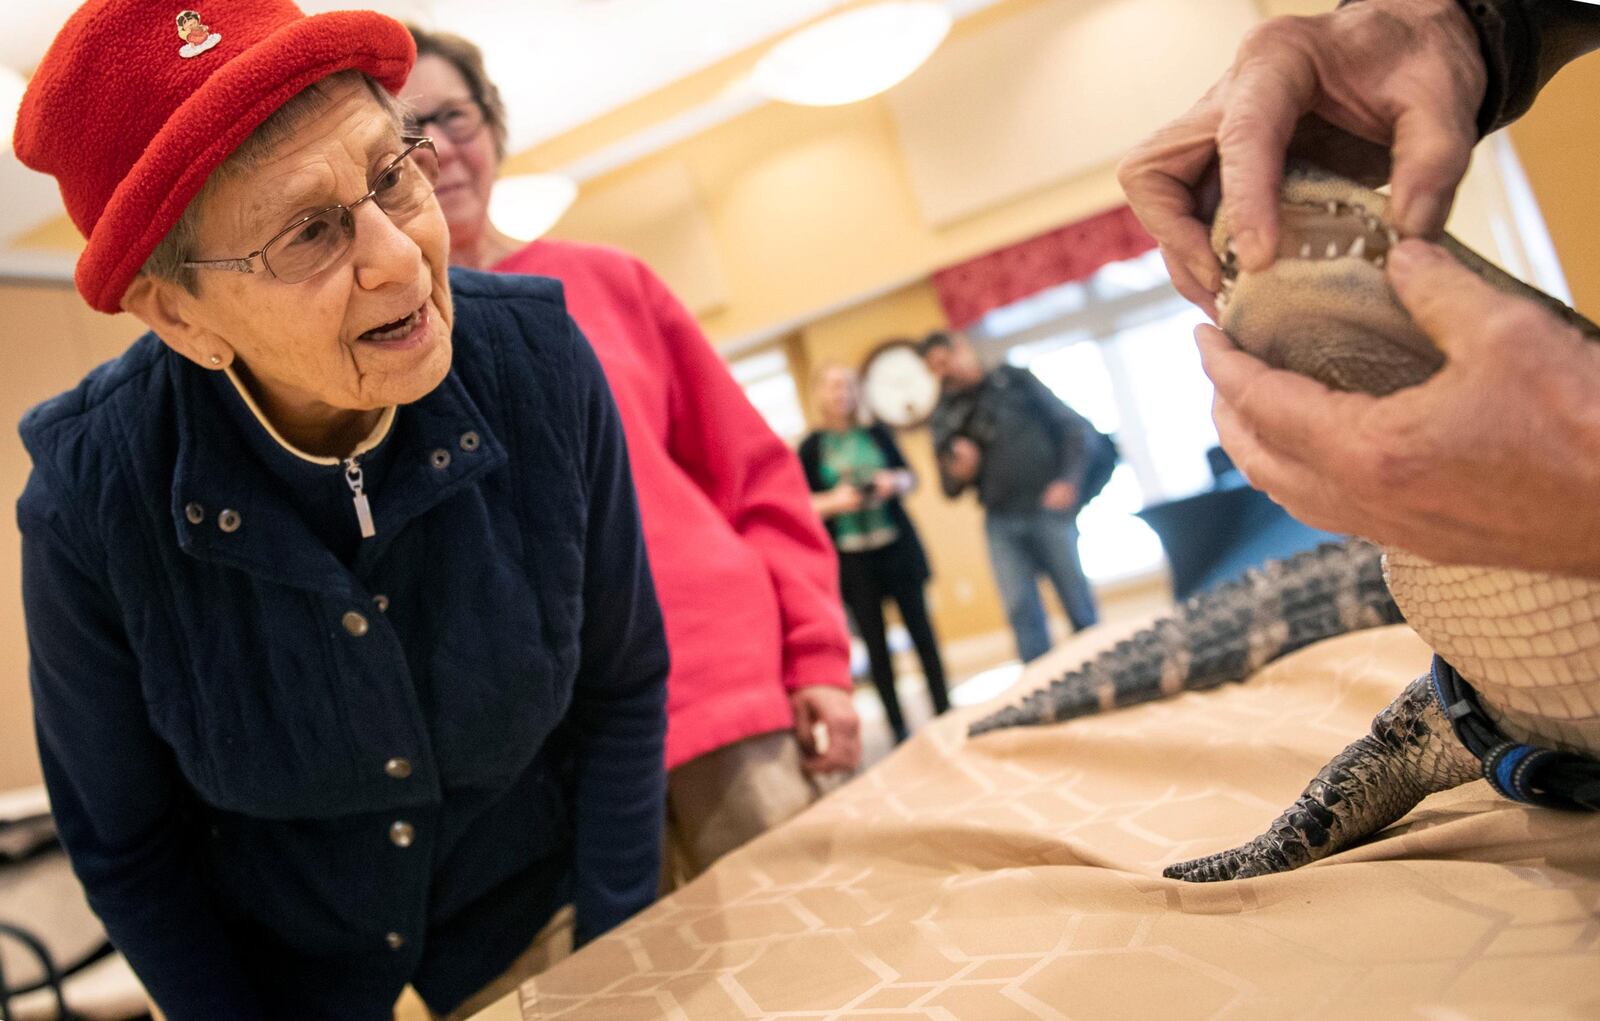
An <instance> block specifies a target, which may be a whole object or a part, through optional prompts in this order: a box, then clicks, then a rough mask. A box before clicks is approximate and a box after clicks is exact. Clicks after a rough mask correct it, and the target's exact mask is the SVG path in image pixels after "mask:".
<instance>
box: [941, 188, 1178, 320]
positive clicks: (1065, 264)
mask: <svg viewBox="0 0 1600 1021" xmlns="http://www.w3.org/2000/svg"><path fill="white" fill-rule="evenodd" d="M1155 246H1156V242H1155V239H1154V238H1152V237H1151V236H1150V235H1149V234H1146V233H1145V230H1144V228H1143V227H1141V226H1139V221H1138V220H1137V219H1135V218H1134V215H1133V210H1131V209H1129V208H1128V207H1127V206H1118V207H1117V208H1115V209H1112V210H1110V211H1108V212H1104V213H1100V214H1099V215H1097V216H1091V217H1089V218H1088V219H1087V220H1079V221H1078V222H1077V223H1069V224H1067V225H1066V226H1065V227H1058V228H1056V229H1055V230H1053V231H1051V232H1050V233H1048V234H1040V235H1039V236H1038V237H1035V238H1029V239H1028V240H1027V241H1020V242H1018V243H1017V244H1014V245H1008V246H1007V247H1005V248H1000V249H997V250H995V251H993V252H990V253H989V254H987V255H980V256H978V257H977V258H976V259H968V260H967V261H966V262H961V263H957V264H956V265H954V266H949V267H946V268H945V269H941V270H939V271H938V272H936V273H934V274H933V286H934V288H935V289H936V290H937V291H938V292H939V301H940V303H941V304H942V305H943V306H944V312H945V315H946V316H948V317H949V319H950V325H952V326H955V327H958V328H959V327H966V326H971V325H972V324H973V323H975V322H977V321H978V320H979V319H981V318H983V316H984V315H985V314H986V313H988V312H990V311H991V310H993V309H997V308H1000V307H1001V306H1002V305H1009V304H1011V303H1012V302H1013V301H1020V300H1021V299H1023V298H1026V297H1027V296H1028V295H1030V294H1036V293H1038V292H1039V291H1042V290H1044V289H1045V288H1047V287H1054V286H1056V285H1057V284H1064V283H1068V282H1070V281H1073V280H1082V279H1083V278H1084V277H1087V276H1089V275H1091V274H1093V273H1094V271H1095V270H1097V269H1099V268H1100V267H1101V266H1104V265H1105V264H1106V263H1108V262H1118V261H1121V260H1122V259H1131V258H1133V257H1134V256H1136V255H1143V254H1144V253H1145V252H1148V251H1149V250H1150V249H1152V248H1154V247H1155Z"/></svg>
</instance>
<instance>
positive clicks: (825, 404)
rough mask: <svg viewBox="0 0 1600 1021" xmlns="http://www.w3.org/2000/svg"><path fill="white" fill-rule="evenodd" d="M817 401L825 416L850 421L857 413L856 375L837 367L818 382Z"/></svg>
mask: <svg viewBox="0 0 1600 1021" xmlns="http://www.w3.org/2000/svg"><path fill="white" fill-rule="evenodd" d="M817 399H818V402H819V404H820V406H821V408H822V411H823V412H824V414H826V415H827V416H828V417H829V418H833V419H849V418H851V417H853V416H854V415H855V413H856V402H857V397H856V374H855V373H853V372H851V371H850V370H849V369H847V368H845V367H844V366H842V365H836V366H834V367H833V368H831V369H829V370H827V371H826V372H824V373H823V374H822V378H821V379H820V380H818V382H817Z"/></svg>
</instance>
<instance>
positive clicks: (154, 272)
mask: <svg viewBox="0 0 1600 1021" xmlns="http://www.w3.org/2000/svg"><path fill="white" fill-rule="evenodd" d="M176 6H177V5H173V7H166V6H162V5H160V4H155V3H151V2H149V0H91V2H90V3H88V4H86V5H85V6H84V7H83V8H82V9H80V10H79V11H78V12H77V13H76V14H75V15H74V16H73V17H72V19H71V20H70V21H69V22H68V23H67V25H66V27H65V28H63V29H62V31H61V33H60V35H59V36H58V38H57V39H56V41H55V43H54V44H53V45H52V47H51V49H50V51H49V53H48V54H47V55H46V57H45V59H44V61H43V63H42V64H41V65H40V66H39V68H38V70H37V72H36V73H35V75H34V77H33V79H32V81H31V83H30V85H29V89H28V93H27V96H26V98H25V99H24V101H23V104H22V108H21V111H20V114H19V120H18V126H17V131H16V139H15V149H16V152H17V154H18V156H19V157H20V158H21V159H22V160H23V161H24V162H25V163H27V164H28V165H29V166H32V167H34V168H36V169H39V170H42V171H45V172H47V173H50V174H53V175H54V176H55V177H56V178H57V179H58V181H59V183H60V186H61V193H62V196H63V198H64V200H65V202H66V206H67V209H68V211H69V212H70V214H71V216H72V218H73V220H74V222H75V223H76V224H77V225H78V227H79V228H80V229H81V230H82V231H83V233H84V235H85V236H86V238H87V239H88V244H87V247H86V248H85V250H84V252H83V255H82V258H81V259H80V261H79V263H78V270H77V283H78V287H79V289H80V291H81V292H82V293H83V295H84V297H85V298H86V299H87V300H88V301H89V303H90V304H91V305H92V306H93V307H95V308H97V309H99V310H101V311H104V312H115V311H118V310H119V309H125V310H127V311H129V312H132V313H133V314H134V315H135V316H137V317H138V318H140V319H141V320H143V321H144V322H145V323H146V324H147V325H148V326H149V327H150V330H151V332H150V333H148V334H146V335H145V336H144V337H142V338H140V339H139V340H138V341H136V342H135V343H134V344H133V346H132V347H131V348H130V349H129V350H128V351H127V353H126V354H124V355H123V356H122V357H120V358H118V359H117V360H115V361H113V362H111V363H109V364H107V365H104V366H101V367H100V368H99V369H96V370H95V371H94V372H93V373H92V374H91V375H90V376H89V377H88V378H87V379H85V380H84V381H83V383H82V384H80V385H79V386H78V387H77V388H76V389H74V390H72V391H71V392H69V393H66V394H63V395H61V396H59V397H57V398H55V399H53V400H50V401H48V402H46V403H45V404H43V405H41V406H39V407H38V408H35V409H34V410H33V411H31V412H29V414H28V415H27V417H26V418H25V419H24V421H23V423H22V434H23V439H24V441H25V442H26V444H27V447H28V450H29V452H30V454H31V455H32V458H33V464H34V468H33V473H32V475H31V477H30V479H29V481H28V485H27V488H26V491H25V492H24V493H23V496H22V499H21V501H20V504H19V508H18V515H19V519H20V522H21V526H22V533H23V562H24V566H23V574H24V577H23V585H24V599H25V603H26V608H27V617H28V621H27V623H28V638H29V642H30V647H31V652H32V682H33V693H34V704H35V711H36V715H37V724H38V734H39V746H40V753H41V756H42V759H43V766H44V772H45V778H46V782H47V784H48V787H49V790H50V794H51V800H52V804H53V807H54V810H55V814H56V819H57V823H58V826H59V830H60V833H61V837H62V840H63V842H64V843H65V845H66V847H67V849H68V851H69V852H70V853H71V856H72V859H73V863H74V865H75V867H76V869H77V872H78V874H79V876H80V877H81V878H82V880H83V883H84V886H85V887H86V888H87V890H88V894H89V898H90V901H91V903H92V904H93V906H94V907H95V909H96V911H97V912H98V913H99V915H100V917H101V918H102V919H103V920H104V922H105V925H106V928H107V929H108V931H109V932H110V934H111V937H112V939H113V941H114V942H115V943H116V945H117V946H118V947H119V948H120V949H121V950H122V951H123V953H124V954H125V955H126V956H127V958H128V959H129V961H130V962H131V963H132V965H133V967H134V969H135V971H137V972H138V974H139V976H140V978H141V979H143V981H144V982H145V984H146V986H147V988H148V989H149V991H150V993H151V994H152V996H153V998H154V999H155V1000H156V1001H157V1002H158V1004H159V1005H160V1006H161V1008H162V1009H163V1011H164V1012H165V1013H166V1014H167V1016H168V1018H169V1019H170V1021H220V1019H228V1021H266V1019H269V1018H272V1019H277V1018H295V1019H297V1021H306V1019H316V1018H327V1019H339V1021H362V1019H379V1018H388V1017H389V1016H390V1010H391V1005H392V1004H393V1003H394V1001H395V998H396V996H397V995H398V994H399V993H400V991H401V989H402V987H404V986H405V985H406V984H407V983H408V982H409V983H411V984H412V985H414V986H415V987H416V989H417V990H418V991H419V992H420V993H421V994H422V996H423V998H424V999H425V1000H426V1001H427V1002H428V1004H429V1005H430V1007H431V1008H432V1009H434V1010H435V1011H437V1012H440V1013H451V1014H452V1016H462V1015H464V1014H465V1013H466V1012H468V1011H470V1010H471V1009H472V1008H473V1007H474V1006H475V1005H476V1003H477V1002H481V999H482V998H485V997H492V996H493V995H494V993H495V992H497V991H498V990H500V989H506V988H510V987H512V986H514V985H515V984H516V982H517V980H518V979H519V978H520V977H523V976H525V975H526V974H528V973H530V972H531V971H533V970H535V969H536V968H537V967H538V964H539V962H540V961H541V960H543V959H544V956H545V954H546V948H545V947H544V946H543V945H542V944H541V943H540V941H539V939H538V937H539V934H540V932H541V930H543V929H544V928H545V927H546V924H547V922H549V920H550V919H551V918H552V915H553V914H554V913H555V912H556V911H557V909H558V907H559V906H560V905H563V904H566V903H569V902H570V903H572V904H574V905H575V906H576V932H577V937H578V939H579V940H580V941H581V940H584V939H588V938H591V937H593V936H594V935H596V934H598V933H600V932H603V931H604V930H606V929H608V928H610V927H611V926H613V925H615V924H617V923H618V922H620V921H622V920H623V919H624V918H626V917H628V915H630V914H631V913H633V912H634V911H636V910H638V909H639V908H640V907H642V906H644V905H645V904H647V903H648V902H649V901H650V899H651V898H652V895H653V894H654V892H655V888H656V882H657V875H658V868H659V857H660V840H661V826H662V819H661V805H662V799H663V797H664V779H663V770H662V758H661V757H662V741H663V733H664V713H663V700H664V683H663V682H664V678H665V676H666V671H667V655H666V646H665V640H664V636H663V630H662V624H661V617H660V612H659V609H658V607H657V604H656V599H655V596H654V590H653V586H652V582H651V578H650V574H649V569H648V566H647V563H646V559H645V553H644V545H643V542H642V538H641V534H640V528H639V523H638V512H637V509H636V506H635V501H634V495H633V489H632V486H631V483H630V481H629V472H628V462H627V456H626V453H625V447H624V441H623V434H622V429H621V425H620V422H619V419H618V415H617V410H616V407H615V405H614V404H613V401H612V398H611V396H610V393H609V391H608V389H607V387H606V384H605V380H604V377H603V375H602V373H601V370H600V367H599V364H598V363H597V362H596V360H595V358H594V355H593V353H592V352H591V350H590V349H589V347H588V345H587V344H585V343H584V341H583V338H582V336H581V334H580V333H579V332H578V330H577V329H576V328H575V327H574V325H573V323H572V321H571V320H570V319H569V318H568V316H567V314H566V311H565V309H564V307H563V304H562V300H561V292H560V289H559V286H558V285H556V284H554V283H553V282H550V281H547V280H541V279H536V278H531V277H510V276H494V275H487V274H477V273H470V272H457V273H451V272H448V271H447V262H448V252H449V244H448V240H447V235H446V228H445V220H444V217H443V215H442V214H441V212H440V209H439V205H438V203H437V201H436V200H435V198H434V197H433V185H434V183H435V179H436V175H437V172H438V168H437V161H436V158H435V155H434V151H433V148H432V145H431V143H430V142H429V140H427V139H425V138H414V137H412V138H408V137H403V135H402V122H401V119H400V117H399V116H398V114H397V110H396V106H395V103H394V101H393V99H392V97H391V95H390V93H391V92H392V91H394V90H396V89H398V88H399V86H400V84H401V83H402V82H404V81H405V79H406V75H407V73H408V72H409V70H410V68H411V64H412V60H413V56H414V49H413V44H412V41H411V38H410V36H409V35H408V34H407V32H406V30H405V29H404V27H403V26H401V25H400V24H399V23H397V22H394V21H391V20H389V19H387V18H384V17H381V16H379V15H376V14H370V13H337V14H326V15H319V16H316V17H306V16H304V15H303V14H302V13H301V12H300V11H299V10H298V9H296V8H295V7H294V6H293V5H292V4H291V3H289V2H288V0H216V2H213V3H209V4H207V5H204V6H203V7H201V8H200V9H198V10H197V11H196V13H197V14H199V15H200V16H201V19H202V20H201V21H200V25H201V26H203V27H204V28H205V29H206V33H205V36H204V38H203V39H202V40H201V42H200V44H198V45H197V44H195V43H194V42H193V41H192V39H191V38H190V37H199V36H200V32H199V29H198V28H195V27H194V26H193V25H189V26H188V27H189V28H191V29H193V31H192V32H190V34H189V36H186V37H185V39H190V41H187V42H185V41H184V40H180V39H176V38H174V33H173V26H174V14H175V10H174V8H175V7H176ZM185 20H186V21H192V20H193V19H185Z"/></svg>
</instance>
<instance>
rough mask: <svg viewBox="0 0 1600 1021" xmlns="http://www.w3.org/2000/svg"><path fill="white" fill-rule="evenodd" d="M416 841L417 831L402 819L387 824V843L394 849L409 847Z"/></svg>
mask: <svg viewBox="0 0 1600 1021" xmlns="http://www.w3.org/2000/svg"><path fill="white" fill-rule="evenodd" d="M415 839H417V829H416V827H415V826H412V825H411V824H410V823H408V822H406V821H405V820H404V819H399V820H396V821H395V822H392V823H390V824H389V843H391V844H393V845H394V846H396V847H410V846H411V842H412V841H413V840H415Z"/></svg>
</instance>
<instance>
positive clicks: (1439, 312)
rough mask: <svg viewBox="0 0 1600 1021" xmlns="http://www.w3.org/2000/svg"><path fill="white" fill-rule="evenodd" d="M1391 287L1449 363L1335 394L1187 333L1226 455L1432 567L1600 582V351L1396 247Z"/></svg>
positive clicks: (1412, 250)
mask: <svg viewBox="0 0 1600 1021" xmlns="http://www.w3.org/2000/svg"><path fill="white" fill-rule="evenodd" d="M1388 277H1389V283H1390V285H1391V286H1393V287H1394V289H1395V292H1396V293H1397V294H1398V295H1399V297H1400V300H1401V302H1402V303H1403V304H1404V305H1405V306H1406V308H1407V309H1408V310H1409V311H1410V312H1411V314H1412V316H1413V317H1414V318H1415V319H1416V321H1417V323H1418V325H1419V326H1420V327H1421V328H1422V329H1423V330H1424V331H1425V332H1426V333H1427V334H1428V336H1429V337H1431V338H1432V339H1433V341H1434V343H1435V344H1437V345H1438V346H1439V348H1440V349H1441V350H1443V351H1444V352H1445V357H1446V363H1445V365H1444V367H1443V368H1442V369H1440V370H1439V372H1438V373H1436V374H1435V375H1434V376H1433V377H1432V378H1431V379H1429V380H1428V381H1427V382H1426V383H1423V384H1422V385H1420V386H1415V387H1410V388H1407V389H1404V390H1400V391H1397V392H1396V393H1394V394H1391V395H1389V396H1387V397H1382V398H1374V397H1370V396H1366V395H1362V394H1350V393H1336V392H1334V391H1331V390H1328V389H1327V388H1325V387H1323V386H1322V385H1321V384H1319V383H1316V382H1314V381H1312V380H1310V379H1308V378H1306V377H1304V376H1301V375H1298V374H1295V373H1290V372H1284V371H1280V370H1276V369H1271V368H1268V367H1267V365H1266V364H1264V363H1263V362H1261V361H1258V360H1257V359H1255V358H1253V357H1251V356H1250V355H1248V354H1245V353H1244V352H1242V351H1240V350H1238V349H1237V348H1236V347H1234V346H1233V344H1232V342H1231V341H1229V340H1228V338H1227V337H1226V336H1225V335H1224V334H1222V333H1221V332H1220V331H1218V330H1216V329H1214V328H1212V327H1210V326H1202V327H1200V328H1199V330H1197V331H1196V339H1197V340H1198V341H1199V342H1200V349H1201V358H1202V360H1203V362H1204V364H1205V370H1206V374H1207V375H1209V376H1210V377H1211V379H1212V381H1213V382H1214V383H1215V384H1216V388H1217V395H1216V401H1215V403H1214V405H1213V407H1212V416H1213V418H1214V419H1215V420H1216V423H1217V433H1218V435H1219V436H1220V438H1221V440H1222V444H1223V446H1224V447H1226V448H1227V450H1228V453H1229V454H1230V455H1232V457H1233V460H1234V463H1235V464H1236V465H1238V467H1239V469H1240V470H1241V471H1243V472H1244V474H1245V475H1246V477H1248V478H1249V479H1250V481H1251V482H1252V483H1253V484H1254V485H1256V486H1257V487H1258V488H1261V489H1263V490H1265V491H1266V492H1267V493H1268V495H1270V496H1271V497H1272V498H1273V499H1274V500H1275V501H1277V502H1278V503H1280V504H1282V505H1283V506H1284V507H1285V508H1287V509H1288V510H1289V512H1290V513H1292V514H1293V515H1294V516H1295V517H1297V518H1299V519H1300V520H1302V521H1304V522H1306V523H1307V524H1309V525H1312V526H1314V527H1317V528H1325V529H1328V530H1330V531H1334V532H1350V533H1354V534H1357V535H1363V536H1366V537H1368V538H1371V539H1374V540H1376V541H1378V542H1380V543H1383V544H1386V545H1392V546H1397V547H1400V548H1402V549H1405V550H1408V551H1410V552H1412V553H1416V554H1419V555H1421V556H1424V557H1427V558H1429V559H1432V560H1436V561H1439V562H1441V563H1471V564H1480V565H1485V566H1497V567H1517V568H1522V569H1525V570H1533V571H1551V572H1557V573H1565V574H1574V575H1582V576H1587V577H1600V514H1597V513H1596V508H1597V507H1600V403H1597V402H1600V396H1597V395H1600V344H1595V343H1592V342H1589V341H1585V340H1584V339H1583V338H1582V337H1581V335H1580V334H1579V333H1578V332H1577V331H1576V330H1575V329H1573V328H1572V327H1570V326H1568V325H1567V324H1566V323H1564V322H1562V321H1560V320H1558V319H1557V318H1556V317H1555V316H1553V315H1551V314H1550V313H1549V312H1547V311H1546V310H1545V309H1543V308H1540V307H1539V306H1538V305H1535V304H1534V303H1532V302H1530V301H1526V300H1523V299H1520V298H1513V297H1510V296H1507V295H1505V294H1502V293H1501V292H1499V291H1497V290H1495V289H1493V288H1492V287H1490V286H1489V285H1488V284H1486V283H1484V282H1483V281H1482V280H1479V279H1478V278H1477V277H1476V276H1474V275H1472V274H1471V273H1470V272H1468V271H1467V270H1466V269H1464V268H1463V267H1462V266H1460V265H1459V264H1458V263H1456V262H1455V260H1453V259H1451V258H1450V257H1449V256H1448V255H1447V254H1446V253H1445V252H1444V251H1443V249H1440V248H1438V247H1436V246H1434V245H1431V244H1426V243H1424V242H1421V241H1415V240H1412V241H1406V242H1404V243H1402V244H1401V245H1400V246H1399V247H1398V248H1397V249H1396V250H1395V251H1394V253H1393V254H1392V256H1391V258H1390V262H1389V268H1388Z"/></svg>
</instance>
